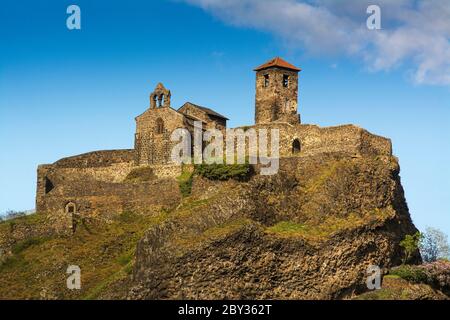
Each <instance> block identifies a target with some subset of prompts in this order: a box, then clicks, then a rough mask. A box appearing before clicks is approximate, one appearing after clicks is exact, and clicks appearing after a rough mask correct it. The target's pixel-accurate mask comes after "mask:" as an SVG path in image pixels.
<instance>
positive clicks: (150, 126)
mask: <svg viewBox="0 0 450 320" xmlns="http://www.w3.org/2000/svg"><path fill="white" fill-rule="evenodd" d="M184 127H185V124H184V116H183V115H182V114H180V113H178V112H177V111H175V110H173V109H171V108H168V107H161V108H156V109H148V110H147V111H145V112H144V113H143V114H142V115H140V116H138V117H137V118H136V135H135V150H136V153H135V163H136V164H137V165H149V164H164V163H169V162H170V160H171V159H170V154H171V150H172V148H173V146H175V145H176V144H178V142H172V141H170V135H171V134H172V132H173V131H174V130H175V129H178V128H184Z"/></svg>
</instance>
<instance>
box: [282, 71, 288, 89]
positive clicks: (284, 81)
mask: <svg viewBox="0 0 450 320" xmlns="http://www.w3.org/2000/svg"><path fill="white" fill-rule="evenodd" d="M283 87H285V88H287V87H289V76H288V75H287V74H283Z"/></svg>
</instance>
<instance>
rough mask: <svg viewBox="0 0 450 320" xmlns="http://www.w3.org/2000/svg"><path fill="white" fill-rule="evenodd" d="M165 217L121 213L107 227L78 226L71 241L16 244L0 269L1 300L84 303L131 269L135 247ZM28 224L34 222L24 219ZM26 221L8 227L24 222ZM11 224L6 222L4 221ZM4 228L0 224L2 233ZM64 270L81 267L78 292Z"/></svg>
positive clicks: (40, 240)
mask: <svg viewBox="0 0 450 320" xmlns="http://www.w3.org/2000/svg"><path fill="white" fill-rule="evenodd" d="M166 215H167V214H166V213H161V214H160V215H159V216H157V217H148V216H147V217H146V216H141V215H135V214H131V213H123V214H121V215H120V216H118V218H117V220H116V221H114V222H113V223H112V224H109V225H101V226H98V225H97V226H95V227H89V226H85V227H83V226H81V227H80V228H79V229H78V230H77V232H76V233H75V235H74V236H73V237H57V236H55V237H50V238H31V239H28V240H26V241H24V242H20V243H18V244H16V245H15V246H14V248H13V252H14V254H13V256H11V257H9V258H8V259H7V260H6V261H4V262H3V263H2V264H1V265H0V298H2V299H10V298H12V299H39V298H40V297H41V296H44V297H45V298H50V299H51V298H58V299H90V298H96V297H97V295H98V294H99V293H100V292H102V291H103V290H105V289H106V287H107V286H108V284H109V283H110V282H113V281H117V280H119V279H124V278H126V277H127V276H128V274H129V273H130V272H131V270H132V264H133V257H134V250H135V247H136V242H137V241H138V240H139V239H140V238H141V237H142V235H143V233H144V232H145V230H147V229H148V228H149V227H150V226H151V225H154V224H156V223H158V222H160V221H163V220H164V219H165V217H166ZM29 219H36V217H34V216H30V217H29ZM27 222H28V221H27V220H26V219H22V220H21V221H15V222H14V223H27ZM9 223H11V222H9ZM4 225H6V223H2V228H6V227H4ZM69 265H78V266H79V267H80V268H81V281H82V289H81V290H74V291H70V290H68V289H67V287H66V279H67V277H68V275H67V274H66V270H67V267H68V266H69Z"/></svg>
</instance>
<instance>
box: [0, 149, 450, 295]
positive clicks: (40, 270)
mask: <svg viewBox="0 0 450 320" xmlns="http://www.w3.org/2000/svg"><path fill="white" fill-rule="evenodd" d="M187 169H188V168H184V170H183V174H182V175H181V176H180V177H179V178H178V181H176V180H173V181H172V183H171V185H173V186H174V188H175V189H178V185H179V188H180V190H179V191H178V190H175V189H173V188H172V189H171V190H165V189H164V188H162V189H158V190H154V194H152V197H157V196H158V194H161V195H163V194H164V193H167V194H170V193H173V192H175V191H177V192H179V193H180V194H183V195H184V197H183V199H182V200H178V201H179V202H178V204H177V203H175V205H174V206H168V207H167V208H162V209H160V210H159V211H157V212H155V213H148V212H147V211H148V210H146V211H145V212H129V211H124V212H117V213H116V214H114V215H112V218H111V221H109V222H108V223H106V222H105V221H104V220H102V219H99V220H95V219H87V220H86V221H84V222H83V223H82V224H80V225H79V227H78V228H77V229H76V232H74V233H73V234H71V235H61V234H54V233H52V232H51V228H49V227H48V226H49V225H52V224H51V220H49V219H50V217H51V215H45V214H42V213H37V214H36V215H33V216H27V217H22V218H19V219H15V220H11V221H7V222H2V223H0V249H1V250H0V298H3V299H6V298H8V299H17V298H19V299H125V298H128V299H179V298H185V299H197V298H200V299H224V298H226V299H342V298H344V299H345V298H353V297H355V296H359V297H361V298H364V299H379V298H386V297H387V298H395V297H401V298H404V297H411V299H416V298H420V299H422V298H427V299H429V298H432V299H433V298H436V299H440V298H443V297H445V296H442V294H441V293H436V292H435V291H436V290H439V288H440V287H439V288H437V289H436V290H435V289H433V288H431V287H432V286H433V283H434V282H435V281H430V282H429V283H428V282H427V283H425V284H423V285H422V284H421V285H420V286H418V285H410V284H408V283H406V284H403V283H402V282H401V279H400V280H396V279H392V278H389V281H387V282H383V290H379V292H377V293H375V292H374V293H373V294H371V292H369V293H368V294H367V293H366V294H363V295H358V294H359V293H362V292H364V291H367V289H366V286H365V281H366V277H367V275H366V270H367V267H368V266H369V265H378V266H380V268H382V269H383V270H384V271H387V270H388V269H389V268H391V267H393V266H396V265H399V264H400V262H401V259H402V257H403V252H402V249H401V248H400V246H399V242H400V241H401V240H402V239H403V238H404V237H405V235H407V234H414V233H415V232H416V231H417V230H416V228H415V227H414V225H413V223H412V222H411V219H410V216H409V212H408V207H407V204H406V201H405V198H404V195H403V189H402V186H401V183H400V177H399V165H398V163H397V160H396V159H395V158H394V157H390V156H376V157H375V156H374V157H371V156H358V157H356V156H353V157H352V156H349V155H343V154H338V153H330V154H320V155H310V156H309V155H302V156H299V157H292V158H283V159H281V162H280V170H279V173H278V174H277V175H273V176H261V175H258V174H257V172H258V170H259V168H258V167H255V168H253V169H254V170H253V172H256V173H254V174H253V175H251V176H248V177H247V179H245V180H244V181H242V179H241V180H240V181H235V180H233V179H230V180H227V181H216V180H211V177H214V175H213V174H212V175H210V176H209V178H210V179H206V178H205V177H202V174H200V173H199V172H197V174H194V175H192V171H191V170H187ZM222 170H223V168H222ZM231 171H232V173H234V174H235V173H238V175H239V177H241V178H242V171H240V170H235V171H233V170H231ZM205 172H210V171H208V170H205ZM210 173H211V172H210ZM225 173H226V172H225ZM225 173H224V172H223V171H221V172H220V175H217V177H220V179H222V178H224V177H227V176H228V173H226V174H225ZM139 184H140V182H139V179H137V180H136V181H135V182H133V185H136V187H139ZM165 185H166V184H158V183H157V181H156V182H155V186H160V187H162V186H165ZM167 194H166V195H165V197H167V196H168V195H167ZM161 198H162V197H161ZM178 199H180V198H178ZM155 210H156V209H155ZM150 211H151V210H150ZM414 259H415V262H417V261H418V260H420V257H419V256H416V257H414ZM412 262H414V261H412ZM73 264H75V265H78V266H80V268H81V272H82V288H81V290H75V291H74V290H68V289H67V287H66V279H67V273H66V270H67V267H68V266H69V265H73ZM446 270H447V269H446ZM446 272H447V271H446ZM447 273H448V272H447ZM430 286H431V287H430ZM441 287H442V286H441ZM444 287H445V286H444ZM445 288H447V287H445ZM405 292H406V293H405Z"/></svg>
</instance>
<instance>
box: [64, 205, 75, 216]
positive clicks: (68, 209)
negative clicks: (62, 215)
mask: <svg viewBox="0 0 450 320" xmlns="http://www.w3.org/2000/svg"><path fill="white" fill-rule="evenodd" d="M65 211H66V213H67V214H75V213H77V206H76V205H75V203H73V202H69V203H68V204H66V208H65Z"/></svg>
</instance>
